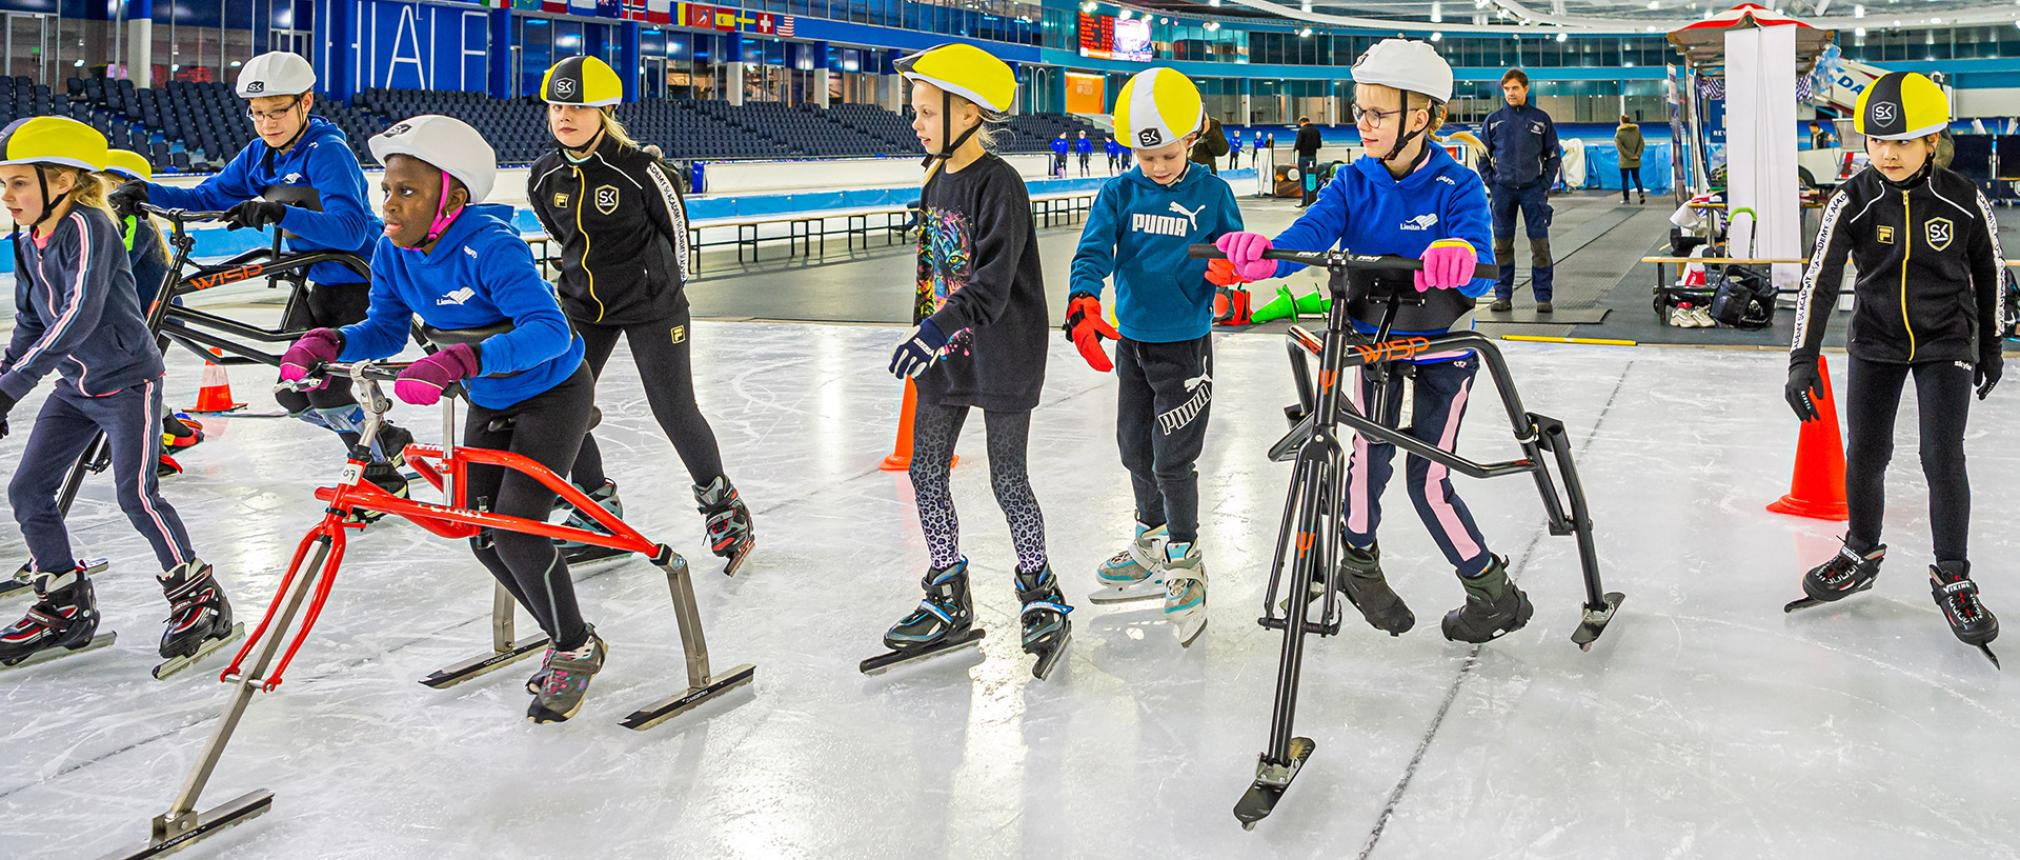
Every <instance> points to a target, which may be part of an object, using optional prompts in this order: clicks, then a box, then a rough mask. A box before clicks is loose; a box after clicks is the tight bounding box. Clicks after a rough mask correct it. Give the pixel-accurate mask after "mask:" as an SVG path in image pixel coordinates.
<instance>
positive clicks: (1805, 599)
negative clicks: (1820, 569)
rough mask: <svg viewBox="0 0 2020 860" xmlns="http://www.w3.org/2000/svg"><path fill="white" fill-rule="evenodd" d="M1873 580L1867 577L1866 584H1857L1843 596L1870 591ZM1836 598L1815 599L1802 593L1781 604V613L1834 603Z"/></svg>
mask: <svg viewBox="0 0 2020 860" xmlns="http://www.w3.org/2000/svg"><path fill="white" fill-rule="evenodd" d="M1874 581H1875V580H1870V579H1869V580H1866V584H1865V585H1861V586H1859V587H1858V588H1854V589H1852V590H1851V591H1847V592H1845V597H1850V596H1852V595H1854V594H1858V593H1860V592H1863V591H1871V590H1872V588H1873V582H1874ZM1845 597H1840V598H1838V600H1843V599H1845ZM1838 600H1818V599H1816V598H1814V597H1810V596H1808V595H1804V596H1802V597H1798V598H1796V599H1794V600H1791V601H1789V602H1788V605H1786V606H1783V607H1782V614H1783V615H1787V614H1789V613H1791V612H1794V611H1796V610H1798V609H1808V608H1810V607H1812V606H1824V605H1827V604H1831V603H1836V602H1838Z"/></svg>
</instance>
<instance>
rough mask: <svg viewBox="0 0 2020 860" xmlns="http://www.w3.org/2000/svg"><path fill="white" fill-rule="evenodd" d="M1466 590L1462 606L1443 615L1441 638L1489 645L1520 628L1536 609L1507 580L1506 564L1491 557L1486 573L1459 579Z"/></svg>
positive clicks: (1497, 557) (1513, 584)
mask: <svg viewBox="0 0 2020 860" xmlns="http://www.w3.org/2000/svg"><path fill="white" fill-rule="evenodd" d="M1459 584H1460V585H1462V586H1464V587H1465V588H1466V605H1465V606H1461V607H1459V608H1458V609H1454V610H1452V611H1451V612H1448V613H1446V614H1445V623H1444V628H1445V638H1446V639H1450V640H1452V641H1454V642H1471V643H1473V644H1476V645H1477V644H1480V643H1483V642H1492V641H1494V640H1496V639H1499V638H1501V637H1503V636H1506V635H1508V634H1510V633H1513V632H1515V631H1517V630H1520V629H1522V628H1523V627H1524V626H1525V625H1527V624H1528V623H1529V617H1530V616H1531V615H1534V614H1536V607H1535V606H1534V605H1532V604H1531V603H1530V602H1529V596H1528V595H1526V594H1523V593H1522V589H1519V588H1516V587H1515V583H1514V582H1513V581H1511V580H1509V579H1508V563H1507V562H1506V561H1504V560H1503V559H1502V558H1501V557H1500V556H1494V557H1493V558H1492V560H1490V561H1489V562H1488V563H1487V572H1486V573H1482V574H1480V575H1479V576H1477V577H1460V578H1459Z"/></svg>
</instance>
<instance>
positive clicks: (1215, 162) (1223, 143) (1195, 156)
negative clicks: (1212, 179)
mask: <svg viewBox="0 0 2020 860" xmlns="http://www.w3.org/2000/svg"><path fill="white" fill-rule="evenodd" d="M1226 157H1227V132H1226V131H1223V130H1222V129H1221V127H1220V120H1217V119H1214V118H1213V117H1207V118H1206V130H1205V131H1202V132H1200V133H1199V139H1198V140H1195V141H1193V143H1192V163H1194V164H1197V165H1200V166H1202V167H1205V168H1206V170H1207V172H1208V173H1214V174H1218V173H1220V160H1221V159H1222V158H1226Z"/></svg>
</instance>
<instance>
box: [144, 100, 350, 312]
mask: <svg viewBox="0 0 2020 860" xmlns="http://www.w3.org/2000/svg"><path fill="white" fill-rule="evenodd" d="M276 185H291V186H302V187H307V188H313V189H314V190H315V192H316V194H317V195H318V196H319V197H320V198H321V201H322V202H321V205H322V211H320V212H318V211H313V210H310V209H306V208H303V207H300V206H289V207H288V209H287V214H286V215H284V216H283V217H282V218H281V229H283V230H286V231H287V232H289V233H293V234H294V235H293V236H290V237H288V239H287V247H288V249H289V250H291V251H296V252H302V251H351V252H353V253H356V254H357V255H358V256H360V257H364V258H365V259H368V260H369V259H371V257H372V246H373V245H374V244H375V243H376V242H378V241H379V236H380V234H381V233H383V232H384V231H385V229H386V224H385V222H384V221H381V220H379V216H377V215H374V214H372V210H371V206H370V203H369V199H370V198H368V197H367V196H366V194H365V172H364V169H363V168H360V167H359V166H358V156H357V155H356V154H355V153H353V152H351V147H350V144H349V143H347V142H346V141H345V138H344V132H343V130H342V129H339V128H337V127H336V125H334V124H332V123H331V122H330V121H329V120H326V119H323V118H322V117H319V116H314V117H309V125H308V128H306V129H304V130H303V131H302V136H301V139H300V140H297V141H295V145H294V146H292V147H289V148H288V151H287V152H276V151H275V150H274V149H273V148H272V147H270V146H267V145H266V143H265V142H264V141H261V140H258V139H254V140H253V142H252V143H249V144H246V148H245V149H242V150H239V154H238V155H237V157H235V158H233V159H232V160H231V163H229V164H226V165H225V166H224V170H221V171H219V172H218V173H217V175H215V176H212V177H211V178H209V179H206V180H204V181H203V182H202V184H200V185H197V186H195V187H193V188H177V187H175V186H171V185H162V184H159V183H153V182H150V183H148V186H147V199H148V201H149V202H151V203H153V204H155V205H156V206H166V207H170V208H176V209H195V210H222V209H229V208H231V207H232V206H235V205H238V204H240V203H244V202H245V201H247V200H252V199H254V198H257V197H259V196H260V195H261V194H262V193H263V192H265V191H266V190H267V189H268V188H272V187H274V186H276ZM309 280H311V281H314V282H316V283H318V284H355V283H358V282H359V281H360V278H359V277H358V273H356V272H353V271H351V270H350V269H349V268H346V267H345V266H344V265H343V264H341V263H334V262H331V263H319V264H317V265H316V266H314V267H312V268H310V269H309Z"/></svg>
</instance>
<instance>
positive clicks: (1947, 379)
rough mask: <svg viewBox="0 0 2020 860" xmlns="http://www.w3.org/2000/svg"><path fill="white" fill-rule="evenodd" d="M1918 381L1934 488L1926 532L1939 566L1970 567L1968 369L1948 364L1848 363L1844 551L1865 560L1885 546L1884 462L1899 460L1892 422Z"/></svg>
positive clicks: (1926, 464) (1925, 460)
mask: <svg viewBox="0 0 2020 860" xmlns="http://www.w3.org/2000/svg"><path fill="white" fill-rule="evenodd" d="M1910 374H1913V375H1914V377H1915V400H1916V405H1917V407H1918V409H1917V411H1918V412H1919V413H1920V414H1921V427H1920V432H1919V434H1918V435H1919V436H1920V440H1921V449H1922V476H1923V477H1924V478H1925V479H1927V480H1928V482H1929V531H1930V533H1931V536H1932V537H1933V538H1934V539H1935V550H1936V560H1937V561H1968V560H1970V556H1969V555H1968V554H1967V552H1966V551H1967V548H1968V546H1969V542H1970V537H1971V482H1970V478H1969V477H1967V476H1966V475H1965V473H1964V423H1965V419H1966V418H1968V417H1969V416H1970V414H1971V367H1970V365H1966V364H1959V363H1957V362H1951V361H1929V362H1922V363H1919V364H1912V365H1910V364H1882V363H1880V362H1874V361H1862V360H1860V359H1857V358H1854V359H1852V360H1851V372H1850V375H1849V377H1848V379H1847V381H1846V384H1845V430H1846V435H1847V436H1848V437H1849V443H1850V444H1849V445H1847V447H1846V453H1845V498H1846V501H1847V502H1848V503H1849V505H1850V507H1851V515H1852V522H1851V529H1850V535H1849V537H1848V540H1847V543H1849V544H1850V545H1851V548H1852V549H1853V550H1854V551H1857V552H1865V551H1867V550H1870V549H1872V548H1873V547H1874V546H1877V545H1878V544H1879V542H1880V523H1881V520H1882V519H1884V518H1885V515H1886V511H1887V462H1888V461H1889V460H1892V459H1893V457H1894V416H1895V415H1896V414H1897V413H1898V412H1899V410H1900V406H1901V389H1902V388H1903V387H1904V386H1905V385H1906V384H1907V381H1908V376H1909V375H1910Z"/></svg>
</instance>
